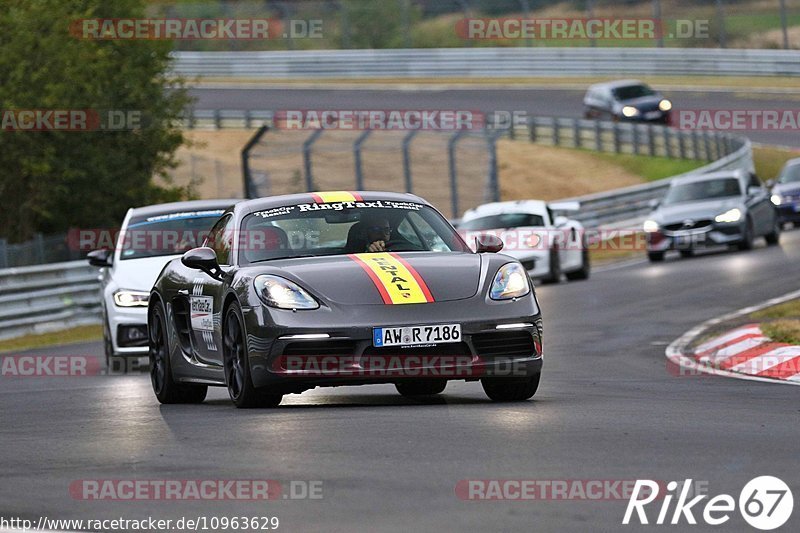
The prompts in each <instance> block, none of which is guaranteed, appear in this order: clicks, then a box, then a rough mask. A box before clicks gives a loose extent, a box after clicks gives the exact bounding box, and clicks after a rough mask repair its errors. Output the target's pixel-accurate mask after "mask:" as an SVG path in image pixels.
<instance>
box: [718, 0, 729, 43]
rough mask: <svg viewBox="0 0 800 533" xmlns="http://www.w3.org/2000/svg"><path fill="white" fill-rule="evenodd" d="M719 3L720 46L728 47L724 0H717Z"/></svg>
mask: <svg viewBox="0 0 800 533" xmlns="http://www.w3.org/2000/svg"><path fill="white" fill-rule="evenodd" d="M716 4H717V20H719V46H720V48H726V47H727V43H726V41H727V39H726V37H727V35H726V34H725V9H724V6H723V5H722V0H716Z"/></svg>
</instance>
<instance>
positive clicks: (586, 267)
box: [566, 243, 591, 281]
mask: <svg viewBox="0 0 800 533" xmlns="http://www.w3.org/2000/svg"><path fill="white" fill-rule="evenodd" d="M590 271H591V265H590V264H589V250H588V249H587V246H586V243H584V245H583V251H582V252H581V267H580V268H579V269H578V270H573V271H572V272H567V273H566V276H567V279H568V280H569V281H579V280H582V279H589V273H590Z"/></svg>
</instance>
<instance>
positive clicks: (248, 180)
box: [242, 126, 269, 198]
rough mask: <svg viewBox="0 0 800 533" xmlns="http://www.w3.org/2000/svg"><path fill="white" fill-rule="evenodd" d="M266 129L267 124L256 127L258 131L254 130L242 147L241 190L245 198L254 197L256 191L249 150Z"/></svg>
mask: <svg viewBox="0 0 800 533" xmlns="http://www.w3.org/2000/svg"><path fill="white" fill-rule="evenodd" d="M268 131H269V126H261V127H260V128H258V131H256V134H255V135H253V136H252V137H250V140H249V141H247V144H245V145H244V148H242V181H243V182H244V191H243V192H244V197H245V198H255V197H256V193H257V192H258V191H256V190H255V189H256V188H255V186H254V185H253V174H252V173H251V172H250V150H252V149H253V147H254V146H255V145H257V144H258V143H259V142H261V137H263V136H264V134H265V133H267V132H268Z"/></svg>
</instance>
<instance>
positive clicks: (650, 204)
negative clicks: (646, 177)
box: [647, 198, 661, 209]
mask: <svg viewBox="0 0 800 533" xmlns="http://www.w3.org/2000/svg"><path fill="white" fill-rule="evenodd" d="M660 205H661V200H659V199H658V198H653V199H652V200H650V201H649V202H647V207H649V208H650V209H658V206H660Z"/></svg>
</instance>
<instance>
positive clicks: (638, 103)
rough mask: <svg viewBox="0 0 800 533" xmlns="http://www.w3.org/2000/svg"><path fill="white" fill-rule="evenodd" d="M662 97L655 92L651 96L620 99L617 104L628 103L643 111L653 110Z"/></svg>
mask: <svg viewBox="0 0 800 533" xmlns="http://www.w3.org/2000/svg"><path fill="white" fill-rule="evenodd" d="M663 99H664V97H663V96H661V95H660V94H656V95H651V96H641V97H639V98H631V99H630V100H620V101H619V102H618V105H619V106H620V107H622V106H626V105H629V106H633V107H635V108H636V109H641V110H644V111H654V110H656V109H658V104H659V103H660V102H661V100H663Z"/></svg>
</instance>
